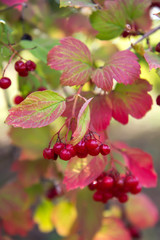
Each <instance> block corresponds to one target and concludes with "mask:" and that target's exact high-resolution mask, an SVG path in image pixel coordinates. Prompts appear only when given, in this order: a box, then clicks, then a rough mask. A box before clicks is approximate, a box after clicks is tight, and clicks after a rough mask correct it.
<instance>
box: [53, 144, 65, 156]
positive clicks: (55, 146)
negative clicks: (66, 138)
mask: <svg viewBox="0 0 160 240" xmlns="http://www.w3.org/2000/svg"><path fill="white" fill-rule="evenodd" d="M64 147H65V144H64V143H60V142H57V143H56V144H55V145H54V147H53V150H54V152H55V153H56V154H57V155H59V154H60V152H61V150H62V149H63V148H64Z"/></svg>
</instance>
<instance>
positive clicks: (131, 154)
mask: <svg viewBox="0 0 160 240" xmlns="http://www.w3.org/2000/svg"><path fill="white" fill-rule="evenodd" d="M114 146H115V147H116V148H118V149H119V152H120V153H121V154H122V156H123V157H124V160H125V162H126V164H127V166H128V168H129V169H130V170H131V172H132V173H133V175H135V176H137V177H138V178H139V181H140V183H141V184H142V185H143V186H144V187H155V186H156V185H157V174H156V172H155V170H154V167H153V160H152V156H151V155H150V154H148V153H146V152H144V151H142V150H141V149H139V148H131V147H129V146H128V145H126V144H124V143H122V142H118V143H114Z"/></svg>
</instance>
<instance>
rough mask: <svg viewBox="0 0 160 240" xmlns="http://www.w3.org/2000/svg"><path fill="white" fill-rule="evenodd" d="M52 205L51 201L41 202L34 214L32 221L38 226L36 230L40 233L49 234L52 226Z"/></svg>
mask: <svg viewBox="0 0 160 240" xmlns="http://www.w3.org/2000/svg"><path fill="white" fill-rule="evenodd" d="M53 209H54V205H53V203H52V202H51V201H48V200H46V199H44V200H42V202H41V203H40V205H38V207H37V208H36V211H35V213H34V221H35V222H36V223H37V224H38V228H39V230H40V231H42V232H51V231H52V230H53V229H54V224H53V222H52V220H51V216H52V211H53Z"/></svg>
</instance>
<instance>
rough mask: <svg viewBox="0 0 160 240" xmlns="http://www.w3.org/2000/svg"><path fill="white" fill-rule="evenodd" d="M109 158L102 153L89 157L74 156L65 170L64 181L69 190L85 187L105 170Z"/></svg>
mask: <svg viewBox="0 0 160 240" xmlns="http://www.w3.org/2000/svg"><path fill="white" fill-rule="evenodd" d="M106 163H107V158H106V157H102V156H101V155H99V156H96V157H92V156H88V157H87V158H76V157H74V158H72V159H71V160H70V161H69V163H68V165H67V168H66V170H65V175H64V180H63V183H64V184H65V185H66V188H67V190H71V189H75V188H78V187H79V188H84V187H85V186H87V185H88V184H90V183H91V182H92V181H93V180H94V179H95V178H97V177H98V176H99V175H100V174H101V172H102V171H103V170H104V168H105V166H106Z"/></svg>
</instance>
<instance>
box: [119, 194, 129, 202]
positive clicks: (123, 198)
mask: <svg viewBox="0 0 160 240" xmlns="http://www.w3.org/2000/svg"><path fill="white" fill-rule="evenodd" d="M118 200H119V202H121V203H125V202H127V201H128V196H127V194H125V193H124V194H122V195H120V196H119V197H118Z"/></svg>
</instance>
